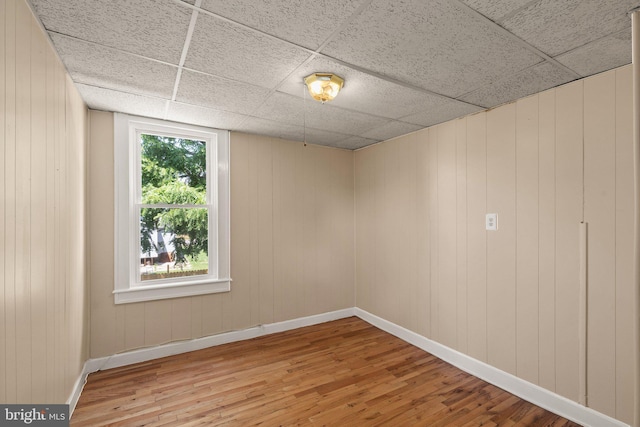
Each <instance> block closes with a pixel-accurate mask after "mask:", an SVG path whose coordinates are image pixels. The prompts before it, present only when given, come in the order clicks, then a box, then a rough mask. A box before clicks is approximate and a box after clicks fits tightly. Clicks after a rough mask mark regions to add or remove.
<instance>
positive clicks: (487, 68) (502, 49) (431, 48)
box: [322, 0, 541, 97]
mask: <svg viewBox="0 0 640 427" xmlns="http://www.w3.org/2000/svg"><path fill="white" fill-rule="evenodd" d="M463 7H464V6H463V5H460V4H456V3H454V2H450V1H448V0H432V1H428V2H425V1H423V0H411V1H405V2H388V1H385V0H374V1H373V2H372V3H371V6H370V7H369V8H368V9H367V10H365V11H364V12H363V13H362V14H361V15H359V16H358V17H357V18H356V19H355V20H354V22H353V24H352V25H350V26H348V27H347V28H345V29H344V30H343V31H342V32H341V33H340V34H339V35H338V36H337V37H336V38H335V40H333V41H332V42H330V43H329V44H328V45H327V47H326V48H325V49H323V50H322V53H325V54H327V55H328V56H331V57H333V58H337V59H339V60H342V61H345V62H347V63H350V64H354V65H357V66H359V67H364V68H366V69H369V70H372V71H375V72H377V73H381V74H384V75H387V76H390V77H393V78H395V79H399V80H402V81H405V82H408V83H411V84H412V85H414V86H418V87H423V88H425V89H429V90H431V91H434V92H436V93H440V94H443V95H447V96H451V97H457V96H459V95H461V94H463V93H466V92H469V91H471V90H473V89H475V88H477V87H479V86H481V85H482V84H483V82H487V81H492V80H495V79H497V78H498V77H500V76H502V75H504V74H513V73H516V72H518V71H520V70H523V69H525V68H528V67H530V66H531V65H534V64H536V63H538V62H540V61H541V58H540V57H538V56H537V55H535V54H533V53H532V52H530V51H528V50H526V49H522V47H521V46H520V45H519V44H517V43H515V42H514V41H513V40H512V39H511V38H509V37H507V36H506V35H505V34H503V32H501V31H499V29H497V28H496V27H495V25H494V24H492V23H491V22H490V21H488V20H486V19H484V18H476V17H473V16H470V15H469V14H467V13H465V12H464V11H463V10H462V9H461V8H463Z"/></svg>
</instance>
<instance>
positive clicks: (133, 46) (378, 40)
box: [29, 0, 640, 149]
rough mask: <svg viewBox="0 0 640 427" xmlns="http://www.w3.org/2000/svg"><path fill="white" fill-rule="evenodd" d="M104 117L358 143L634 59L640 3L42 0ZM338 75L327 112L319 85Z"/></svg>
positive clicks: (41, 8) (45, 15) (47, 22)
mask: <svg viewBox="0 0 640 427" xmlns="http://www.w3.org/2000/svg"><path fill="white" fill-rule="evenodd" d="M29 1H30V3H31V6H32V8H33V10H34V11H35V13H36V15H37V16H38V18H39V19H40V20H41V22H42V24H43V26H44V28H45V29H46V31H47V33H48V35H49V37H50V38H51V41H52V43H53V46H54V47H55V49H56V50H57V52H58V53H59V55H60V57H61V59H62V61H63V62H64V64H65V66H66V67H67V70H68V71H69V73H70V75H71V77H72V79H73V81H74V82H75V84H76V85H77V87H78V89H79V91H80V94H81V95H82V97H83V98H84V100H85V101H86V103H87V104H88V106H89V107H90V108H93V109H98V110H107V111H118V112H124V113H129V114H136V115H141V116H147V117H153V118H161V119H167V120H174V121H179V122H185V123H192V124H197V125H203V126H210V127H215V128H221V129H229V130H235V131H242V132H247V133H256V134H261V135H268V136H273V137H278V138H285V139H291V140H297V141H302V140H303V139H306V141H307V142H309V143H313V144H320V145H326V146H333V147H340V148H346V149H356V148H360V147H364V146H367V145H370V144H373V143H376V142H379V141H382V140H387V139H390V138H393V137H396V136H399V135H403V134H406V133H409V132H413V131H416V130H418V129H421V128H424V127H427V126H431V125H434V124H437V123H440V122H443V121H447V120H450V119H453V118H456V117H461V116H464V115H467V114H470V113H473V112H476V111H480V110H483V109H486V108H491V107H495V106H497V105H500V104H504V103H506V102H509V101H513V100H515V99H518V98H521V97H524V96H527V95H530V94H533V93H536V92H540V91H542V90H545V89H549V88H552V87H555V86H558V85H561V84H564V83H567V82H570V81H572V80H576V79H579V78H582V77H586V76H589V75H592V74H596V73H599V72H602V71H606V70H609V69H612V68H616V67H619V66H622V65H625V64H628V63H630V62H631V20H630V18H629V16H628V12H629V11H630V10H632V9H634V8H636V7H638V6H640V0H533V1H531V0H395V1H394V0H351V1H344V0H313V1H311V0H191V1H182V0H29ZM313 72H332V73H335V74H338V75H339V76H341V77H343V78H344V79H345V85H344V88H343V90H342V91H341V92H340V94H339V96H338V97H337V98H336V99H335V100H334V101H332V102H330V103H326V104H320V103H318V102H317V101H314V100H312V99H311V98H310V97H309V96H308V94H307V95H305V88H304V85H303V77H305V76H307V75H309V74H311V73H313Z"/></svg>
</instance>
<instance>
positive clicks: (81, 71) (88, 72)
mask: <svg viewBox="0 0 640 427" xmlns="http://www.w3.org/2000/svg"><path fill="white" fill-rule="evenodd" d="M49 35H50V36H51V39H52V41H53V44H54V45H55V47H56V50H57V51H58V54H59V55H60V57H61V58H62V61H63V62H64V64H65V66H66V67H67V70H68V71H69V74H70V75H71V78H72V79H73V81H74V82H76V83H85V84H88V85H93V86H100V87H104V88H108V89H115V90H118V91H122V92H131V93H135V94H138V95H152V96H157V97H162V98H167V99H169V98H171V94H172V92H173V86H174V83H175V79H176V74H177V72H178V68H177V67H174V66H171V65H166V64H163V63H160V62H157V61H152V60H149V59H144V58H140V57H139V56H135V55H131V54H128V53H124V52H119V51H115V50H113V49H110V48H107V47H104V46H98V45H95V44H93V43H87V42H84V41H81V40H77V39H73V38H70V37H66V36H62V35H59V34H56V33H50V34H49Z"/></svg>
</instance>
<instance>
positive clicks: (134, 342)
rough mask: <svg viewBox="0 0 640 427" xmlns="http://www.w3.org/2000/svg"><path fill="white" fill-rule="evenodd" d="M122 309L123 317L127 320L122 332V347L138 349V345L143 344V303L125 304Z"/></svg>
mask: <svg viewBox="0 0 640 427" xmlns="http://www.w3.org/2000/svg"><path fill="white" fill-rule="evenodd" d="M123 308H124V317H125V318H126V319H127V327H126V328H124V331H123V332H122V333H123V334H124V345H125V347H126V348H136V347H139V346H140V343H141V342H144V331H145V321H144V319H145V311H144V303H143V302H138V303H133V304H127V305H125V306H124V307H123Z"/></svg>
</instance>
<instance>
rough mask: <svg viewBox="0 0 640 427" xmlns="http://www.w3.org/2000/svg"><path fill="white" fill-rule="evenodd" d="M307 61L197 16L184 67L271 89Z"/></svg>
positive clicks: (295, 51)
mask: <svg viewBox="0 0 640 427" xmlns="http://www.w3.org/2000/svg"><path fill="white" fill-rule="evenodd" d="M307 58H309V53H308V52H306V51H305V50H303V49H299V48H296V47H292V46H291V45H289V44H288V43H285V42H282V41H279V40H275V39H273V38H270V37H266V36H264V35H261V34H259V33H256V32H254V31H250V30H247V29H244V28H242V27H240V26H237V25H233V24H230V23H228V22H225V21H222V20H220V19H217V18H214V17H212V16H209V15H205V14H202V13H200V14H199V16H198V20H197V22H196V28H195V30H194V32H193V37H192V39H191V44H190V46H189V52H188V53H187V59H186V61H185V67H187V68H191V69H194V70H198V71H203V72H206V73H209V74H214V75H217V76H222V77H227V78H229V79H233V80H239V81H243V82H246V83H251V84H254V85H258V86H262V87H266V88H273V87H275V86H276V85H277V84H278V83H280V82H281V81H282V80H284V79H285V78H286V77H287V76H288V75H289V73H291V72H292V71H293V70H294V69H295V68H296V67H297V66H298V65H300V64H301V63H302V62H303V61H305V60H306V59H307Z"/></svg>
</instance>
